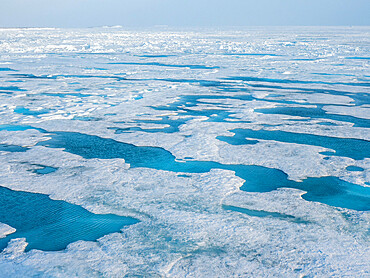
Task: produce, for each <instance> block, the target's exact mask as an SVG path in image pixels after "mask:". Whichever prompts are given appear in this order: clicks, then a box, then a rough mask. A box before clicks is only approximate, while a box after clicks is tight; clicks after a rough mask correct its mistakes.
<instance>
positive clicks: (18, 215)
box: [0, 187, 139, 251]
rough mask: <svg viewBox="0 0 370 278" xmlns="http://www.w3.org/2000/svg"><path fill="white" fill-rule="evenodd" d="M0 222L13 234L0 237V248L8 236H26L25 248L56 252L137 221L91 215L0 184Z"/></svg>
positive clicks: (8, 238)
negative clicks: (11, 229)
mask: <svg viewBox="0 0 370 278" xmlns="http://www.w3.org/2000/svg"><path fill="white" fill-rule="evenodd" d="M0 222H2V223H5V224H8V225H9V226H11V227H13V228H15V229H16V232H15V233H13V234H10V235H8V236H7V237H5V238H0V250H3V249H4V248H5V247H6V246H7V244H8V242H9V241H10V240H11V239H15V238H26V241H27V243H28V245H27V247H26V251H29V250H31V249H39V250H43V251H58V250H63V249H65V248H66V247H67V245H68V244H70V243H72V242H75V241H78V240H85V241H94V240H97V239H98V238H100V237H102V236H104V235H106V234H109V233H114V232H120V230H121V229H122V227H123V226H125V225H132V224H135V223H138V222H139V221H138V220H136V219H134V218H131V217H124V216H118V215H113V214H94V213H91V212H89V211H88V210H86V209H84V208H82V207H80V206H77V205H73V204H70V203H67V202H64V201H56V200H52V199H50V198H49V197H48V196H47V195H44V194H37V193H29V192H23V191H14V190H10V189H8V188H5V187H0Z"/></svg>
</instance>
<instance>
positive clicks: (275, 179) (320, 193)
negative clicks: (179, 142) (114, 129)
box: [38, 132, 370, 210]
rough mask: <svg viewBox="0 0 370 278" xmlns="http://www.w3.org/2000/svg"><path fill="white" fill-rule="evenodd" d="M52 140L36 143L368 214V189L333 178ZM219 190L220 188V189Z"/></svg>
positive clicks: (65, 137)
mask: <svg viewBox="0 0 370 278" xmlns="http://www.w3.org/2000/svg"><path fill="white" fill-rule="evenodd" d="M48 136H51V139H49V140H47V141H43V142H40V143H38V145H40V146H46V147H50V148H63V149H64V150H65V151H67V152H70V153H73V154H76V155H79V156H82V157H84V158H86V159H91V158H100V159H112V158H123V159H125V161H126V162H127V163H129V164H130V165H131V167H146V168H152V169H157V170H167V171H173V172H181V173H205V172H209V171H210V170H211V169H225V170H232V171H234V172H235V174H236V175H237V176H238V177H240V178H242V179H244V180H245V183H244V184H243V186H242V187H241V189H242V190H245V191H249V192H268V191H272V190H275V189H277V188H281V187H290V188H297V189H301V190H304V191H306V192H307V193H305V194H304V195H303V198H304V199H306V200H309V201H317V202H322V203H325V204H328V205H331V206H336V207H344V208H350V209H354V210H370V188H366V187H362V186H359V185H356V184H352V183H348V182H345V181H343V180H341V179H338V178H336V177H321V178H307V179H305V180H304V181H302V182H295V181H291V180H288V176H287V175H286V174H285V173H284V172H283V171H280V170H277V169H271V168H266V167H262V166H256V165H228V164H220V163H217V162H212V161H176V160H175V157H174V156H173V155H172V154H171V153H170V152H168V151H166V150H165V149H162V148H157V147H138V146H135V145H132V144H127V143H123V142H118V141H115V140H113V139H107V138H101V137H98V136H93V135H87V134H81V133H76V132H53V133H52V134H50V135H48ZM220 186H222V185H220Z"/></svg>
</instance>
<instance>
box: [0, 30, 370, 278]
mask: <svg viewBox="0 0 370 278" xmlns="http://www.w3.org/2000/svg"><path fill="white" fill-rule="evenodd" d="M369 57H370V28H369V27H279V28H278V27H269V28H267V27H266V28H262V27H258V28H257V27H255V28H230V29H227V30H226V29H225V30H211V29H194V30H193V29H187V30H172V29H165V28H156V29H150V30H140V31H135V30H128V29H125V28H89V29H42V28H41V29H40V28H37V29H36V28H35V29H32V28H29V29H0V166H1V167H0V252H1V253H0V277H30V276H31V277H32V276H41V277H76V276H81V277H133V276H135V277H137V276H139V277H141V276H144V277H369V276H370V265H369V261H370V244H369V242H370V241H369V237H370V233H369V231H370V213H369V211H370V60H369ZM16 275H18V276H16Z"/></svg>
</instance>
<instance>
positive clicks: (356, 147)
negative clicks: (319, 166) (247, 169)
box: [217, 129, 370, 160]
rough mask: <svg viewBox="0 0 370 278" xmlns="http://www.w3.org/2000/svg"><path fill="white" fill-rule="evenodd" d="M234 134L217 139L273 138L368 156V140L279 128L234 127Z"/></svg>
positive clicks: (244, 141)
mask: <svg viewBox="0 0 370 278" xmlns="http://www.w3.org/2000/svg"><path fill="white" fill-rule="evenodd" d="M231 132H233V133H234V134H235V135H234V136H232V137H229V136H219V137H217V139H219V140H221V141H224V142H227V143H229V144H231V145H244V144H253V143H257V142H258V141H256V140H249V139H246V138H253V139H262V140H274V141H279V142H284V143H295V144H304V145H313V146H321V147H324V148H328V149H333V150H335V153H333V152H323V153H322V154H327V155H336V156H345V157H350V158H353V159H356V160H361V159H364V158H369V157H370V141H367V140H361V139H354V138H339V137H329V136H319V135H314V134H307V133H294V132H287V131H280V130H252V129H234V130H231Z"/></svg>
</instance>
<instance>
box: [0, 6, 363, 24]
mask: <svg viewBox="0 0 370 278" xmlns="http://www.w3.org/2000/svg"><path fill="white" fill-rule="evenodd" d="M103 25H122V26H129V27H135V26H138V27H142V26H143V27H146V26H154V25H169V26H249V25H370V0H226V1H224V0H213V1H211V0H0V27H32V26H37V27H92V26H103Z"/></svg>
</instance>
